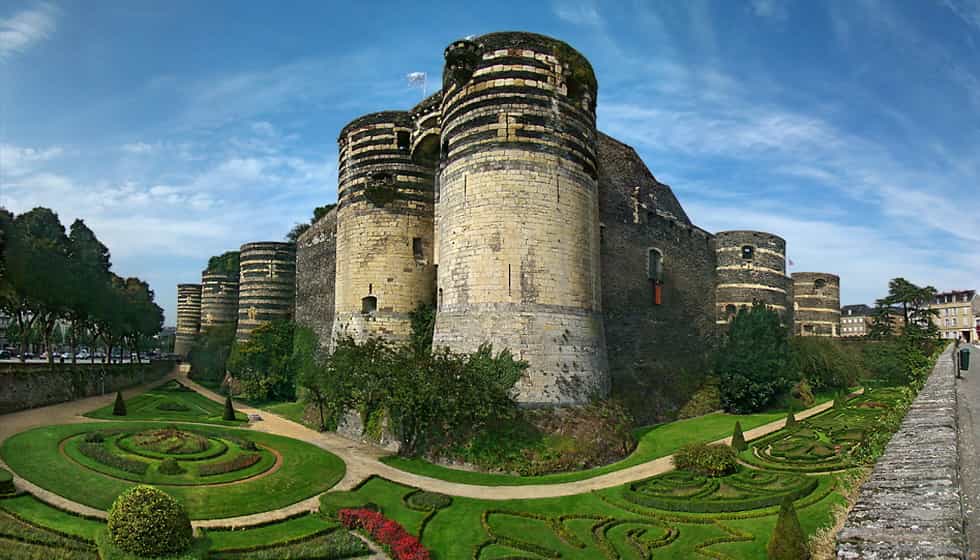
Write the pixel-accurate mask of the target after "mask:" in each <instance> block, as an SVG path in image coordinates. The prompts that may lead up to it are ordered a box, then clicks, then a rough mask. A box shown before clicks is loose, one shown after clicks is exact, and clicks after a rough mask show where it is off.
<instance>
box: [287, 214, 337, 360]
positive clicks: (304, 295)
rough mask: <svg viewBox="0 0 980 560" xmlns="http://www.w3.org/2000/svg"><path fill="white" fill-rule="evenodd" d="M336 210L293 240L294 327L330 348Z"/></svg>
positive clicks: (335, 247) (335, 246) (335, 251)
mask: <svg viewBox="0 0 980 560" xmlns="http://www.w3.org/2000/svg"><path fill="white" fill-rule="evenodd" d="M336 261H337V210H336V208H335V209H333V210H331V211H330V212H328V213H327V215H326V216H324V217H323V218H321V219H320V220H318V221H317V222H316V223H315V224H313V225H312V226H310V229H308V230H306V231H305V232H304V233H303V234H302V235H300V237H299V239H297V240H296V324H298V325H300V326H304V327H308V328H310V329H312V330H313V332H314V333H316V336H317V338H318V339H319V341H320V347H321V348H328V347H329V346H330V337H331V334H332V331H333V314H334V287H335V282H336V278H337V268H336V264H337V263H336Z"/></svg>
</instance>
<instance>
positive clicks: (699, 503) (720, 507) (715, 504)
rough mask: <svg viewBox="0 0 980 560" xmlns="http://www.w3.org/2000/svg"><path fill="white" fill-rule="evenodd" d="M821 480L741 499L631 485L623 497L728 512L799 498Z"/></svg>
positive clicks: (664, 505)
mask: <svg viewBox="0 0 980 560" xmlns="http://www.w3.org/2000/svg"><path fill="white" fill-rule="evenodd" d="M819 484H820V481H819V480H818V479H817V478H815V477H808V478H807V480H806V482H804V484H803V486H801V487H799V488H796V489H794V490H791V491H789V492H782V493H776V494H769V495H766V496H755V497H752V498H741V499H716V500H692V499H690V498H668V497H664V496H650V495H648V494H642V493H639V492H636V491H635V490H634V489H633V488H634V485H632V484H631V485H630V486H628V487H627V489H624V490H623V498H625V499H626V500H629V501H630V502H633V503H634V504H637V505H641V506H643V507H648V508H653V509H662V510H666V511H683V512H688V513H727V512H733V511H746V510H751V509H761V508H765V507H770V506H775V505H779V504H780V503H782V501H783V500H784V499H786V498H789V499H790V500H798V499H800V498H802V497H804V496H807V495H809V494H811V493H812V492H813V491H814V490H816V489H817V486H818V485H819Z"/></svg>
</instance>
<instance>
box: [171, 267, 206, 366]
mask: <svg viewBox="0 0 980 560" xmlns="http://www.w3.org/2000/svg"><path fill="white" fill-rule="evenodd" d="M200 330H201V285H200V284H177V333H176V336H175V340H174V353H175V354H177V355H178V356H181V357H184V358H186V357H187V353H188V352H190V350H191V347H192V346H194V339H195V338H197V334H198V332H200Z"/></svg>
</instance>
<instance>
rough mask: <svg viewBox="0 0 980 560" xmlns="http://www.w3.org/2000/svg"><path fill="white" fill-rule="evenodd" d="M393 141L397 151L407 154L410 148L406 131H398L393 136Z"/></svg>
mask: <svg viewBox="0 0 980 560" xmlns="http://www.w3.org/2000/svg"><path fill="white" fill-rule="evenodd" d="M395 139H396V141H397V142H398V149H399V150H401V151H403V152H407V151H408V149H409V147H410V141H409V135H408V131H407V130H399V131H398V132H397V133H396V134H395Z"/></svg>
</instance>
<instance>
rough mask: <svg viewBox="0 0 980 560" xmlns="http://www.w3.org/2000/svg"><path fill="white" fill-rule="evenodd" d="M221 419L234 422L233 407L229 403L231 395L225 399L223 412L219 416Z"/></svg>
mask: <svg viewBox="0 0 980 560" xmlns="http://www.w3.org/2000/svg"><path fill="white" fill-rule="evenodd" d="M221 419H222V420H228V421H234V420H235V406H234V405H233V404H232V403H231V395H228V396H227V397H225V412H224V414H223V415H222V416H221Z"/></svg>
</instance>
